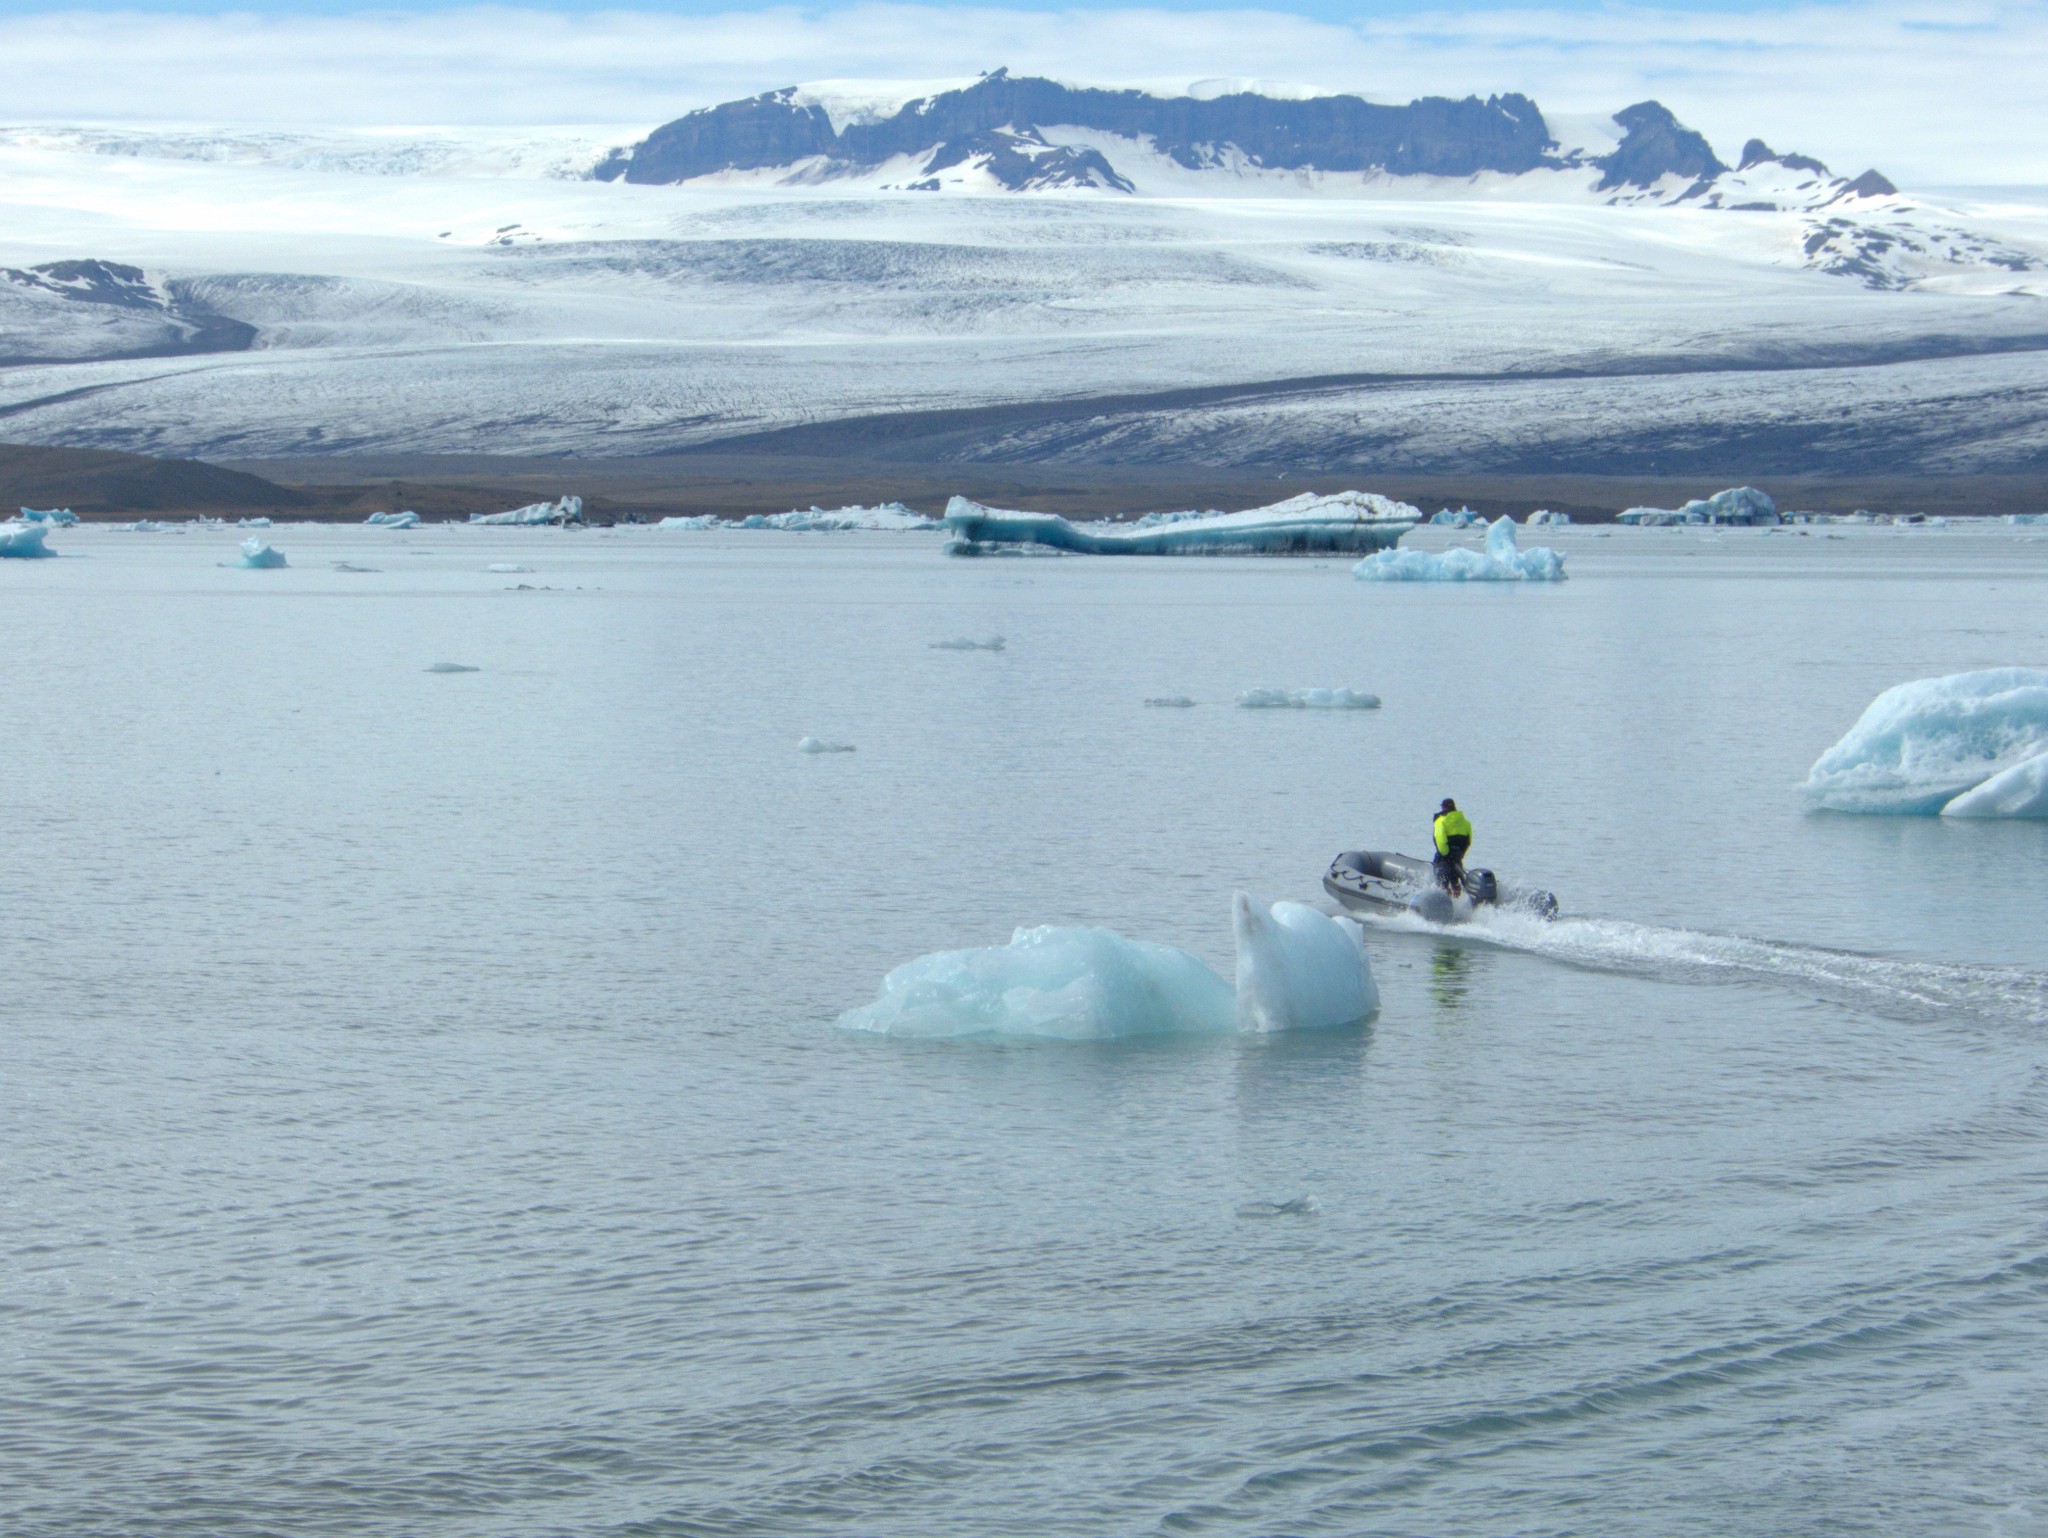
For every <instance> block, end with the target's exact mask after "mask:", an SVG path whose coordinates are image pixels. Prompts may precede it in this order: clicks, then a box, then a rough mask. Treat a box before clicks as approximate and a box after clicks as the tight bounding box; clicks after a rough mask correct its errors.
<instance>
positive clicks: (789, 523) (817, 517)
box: [739, 502, 939, 534]
mask: <svg viewBox="0 0 2048 1538" xmlns="http://www.w3.org/2000/svg"><path fill="white" fill-rule="evenodd" d="M739 526H740V527H741V528H743V529H794V530H796V531H797V532H798V533H801V534H834V533H847V532H850V531H852V530H855V529H880V530H884V531H887V532H889V533H892V534H930V533H934V532H936V531H937V530H938V528H939V520H938V519H936V518H927V517H926V516H925V515H924V514H923V513H913V512H912V511H911V510H910V509H909V508H907V507H905V506H904V505H903V504H902V503H901V502H884V503H883V504H882V505H881V506H880V507H838V508H824V507H814V508H811V509H810V510H809V511H808V512H788V513H755V514H754V515H753V516H751V517H748V518H742V519H741V520H740V524H739Z"/></svg>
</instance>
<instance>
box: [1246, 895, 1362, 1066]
mask: <svg viewBox="0 0 2048 1538" xmlns="http://www.w3.org/2000/svg"><path fill="white" fill-rule="evenodd" d="M1230 918H1231V927H1232V929H1233V930H1234V932H1235V934H1236V937H1237V1025H1238V1029H1239V1030H1242V1031H1261V1032H1264V1031H1316V1030H1328V1029H1329V1028H1331V1027H1333V1026H1343V1025H1356V1024H1358V1023H1359V1022H1360V1021H1361V1020H1369V1019H1371V1018H1372V1017H1373V1016H1374V1015H1376V1014H1378V1013H1379V1009H1380V991H1379V987H1378V985H1377V984H1375V983H1374V982H1373V977H1372V963H1371V962H1369V961H1368V960H1367V959H1366V955H1365V932H1364V931H1363V930H1362V929H1361V928H1360V927H1359V926H1358V925H1357V924H1355V923H1353V922H1352V921H1351V920H1350V919H1345V918H1332V917H1331V916H1330V915H1329V914H1327V913H1323V912H1321V911H1320V910H1318V909H1315V908H1311V907H1309V906H1308V905H1307V904H1306V903H1293V902H1280V903H1274V904H1273V905H1272V906H1271V907H1270V908H1269V907H1267V906H1266V905H1264V904H1263V903H1259V902H1255V901H1253V900H1252V899H1251V898H1250V897H1248V896H1246V895H1245V894H1244V893H1243V892H1239V893H1237V894H1236V895H1235V896H1234V897H1233V898H1232V899H1231V904H1230Z"/></svg>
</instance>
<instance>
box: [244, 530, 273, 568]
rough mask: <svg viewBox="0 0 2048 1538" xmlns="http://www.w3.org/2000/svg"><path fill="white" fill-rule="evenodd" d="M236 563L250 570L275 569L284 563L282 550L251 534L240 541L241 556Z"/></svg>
mask: <svg viewBox="0 0 2048 1538" xmlns="http://www.w3.org/2000/svg"><path fill="white" fill-rule="evenodd" d="M236 564H237V565H239V566H246V567H248V568H249V570H251V571H276V570H278V569H279V568H280V567H282V566H283V565H284V564H285V561H284V552H283V551H282V550H278V549H275V548H273V547H272V546H270V545H266V544H265V543H264V542H263V541H262V540H260V539H258V538H257V537H256V536H255V535H253V534H251V535H250V536H249V537H248V538H247V539H245V540H243V541H242V558H241V560H240V561H238V562H236Z"/></svg>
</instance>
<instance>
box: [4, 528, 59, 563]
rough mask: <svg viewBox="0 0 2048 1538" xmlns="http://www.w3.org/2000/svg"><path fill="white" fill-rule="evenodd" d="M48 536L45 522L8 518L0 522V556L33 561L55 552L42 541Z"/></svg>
mask: <svg viewBox="0 0 2048 1538" xmlns="http://www.w3.org/2000/svg"><path fill="white" fill-rule="evenodd" d="M49 537H50V526H49V525H48V524H47V523H23V522H20V521H18V520H16V519H11V518H10V519H9V520H8V521H7V522H6V523H0V558H5V559H7V560H15V561H33V560H37V559H40V558H41V557H44V556H53V555H55V554H56V553H57V552H56V551H54V550H52V549H50V548H49V547H48V546H46V545H45V544H44V543H43V541H44V540H46V539H48V538H49Z"/></svg>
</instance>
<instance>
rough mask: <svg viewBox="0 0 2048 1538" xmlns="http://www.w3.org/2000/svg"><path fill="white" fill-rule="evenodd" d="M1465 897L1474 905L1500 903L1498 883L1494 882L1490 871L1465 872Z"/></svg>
mask: <svg viewBox="0 0 2048 1538" xmlns="http://www.w3.org/2000/svg"><path fill="white" fill-rule="evenodd" d="M1465 895H1466V896H1467V897H1469V898H1471V899H1472V900H1473V901H1474V902H1475V903H1497V902H1499V901H1500V883H1499V882H1498V881H1496V880H1494V878H1493V872H1492V871H1490V870H1468V871H1466V872H1465Z"/></svg>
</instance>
